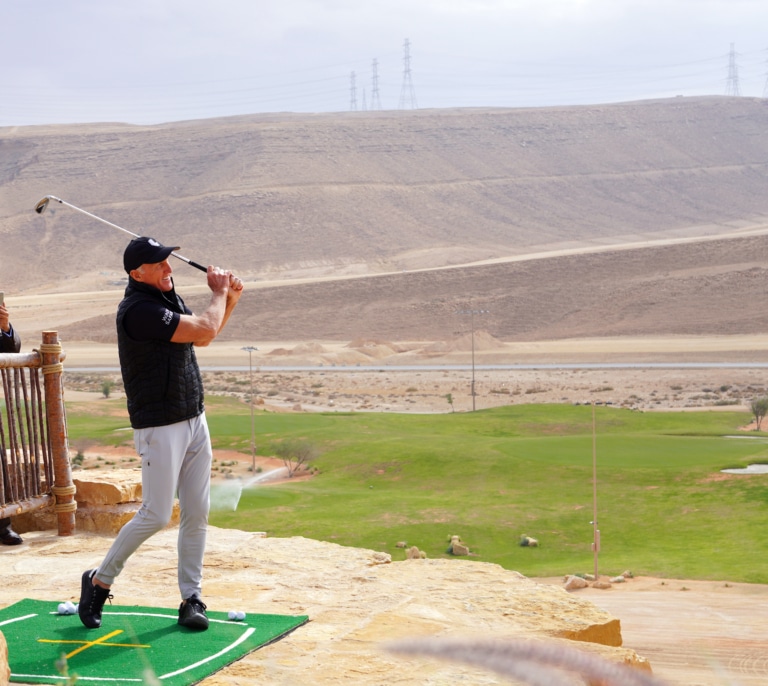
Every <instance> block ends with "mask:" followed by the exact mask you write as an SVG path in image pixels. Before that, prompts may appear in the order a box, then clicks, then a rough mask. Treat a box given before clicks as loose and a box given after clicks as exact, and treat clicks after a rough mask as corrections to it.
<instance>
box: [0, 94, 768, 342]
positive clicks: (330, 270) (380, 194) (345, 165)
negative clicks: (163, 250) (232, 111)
mask: <svg viewBox="0 0 768 686" xmlns="http://www.w3.org/2000/svg"><path fill="white" fill-rule="evenodd" d="M767 124H768V109H766V107H765V101H763V100H760V99H751V98H720V97H711V98H675V99H672V100H664V101H647V102H635V103H625V104H614V105H595V106H581V107H570V108H543V109H484V110H473V109H455V110H425V111H407V112H402V111H393V112H356V113H340V114H334V115H331V114H323V115H288V114H286V115H253V116H248V117H233V118H226V119H215V120H203V121H190V122H179V123H173V124H166V125H160V126H146V127H139V126H127V125H121V124H102V125H80V126H51V127H7V128H0V234H1V235H2V245H3V249H2V257H1V258H0V260H1V263H0V267H1V268H2V274H3V279H2V284H0V288H2V289H3V290H5V291H6V294H7V295H9V296H23V295H24V294H32V293H38V294H40V293H54V292H55V293H60V294H61V293H66V292H78V291H95V292H99V293H101V294H102V296H103V295H104V294H105V293H107V292H112V291H113V292H114V298H106V300H105V299H104V298H103V297H102V299H101V301H100V303H101V304H95V303H94V304H93V305H92V306H87V307H83V308H82V312H80V313H78V315H77V316H76V317H72V315H71V313H70V314H69V315H68V316H67V317H66V318H65V319H63V320H62V321H58V322H57V321H51V322H50V323H47V326H48V327H51V328H52V327H59V328H60V329H61V330H62V331H64V332H65V334H66V336H67V338H68V339H70V340H74V339H81V338H88V339H91V340H111V337H113V333H112V331H113V318H112V313H113V311H114V302H116V301H117V299H119V297H120V293H121V290H122V288H121V285H120V284H121V280H122V279H123V278H124V274H123V273H122V270H121V268H120V265H121V254H122V250H123V247H124V245H125V242H126V240H127V239H128V237H127V236H126V235H125V234H121V233H120V232H119V231H116V230H114V229H112V228H110V227H107V226H104V225H103V224H100V223H98V222H95V221H93V220H91V219H88V218H87V217H84V216H83V215H81V214H79V213H77V212H75V211H72V210H70V209H69V208H66V207H63V206H60V205H57V204H55V203H51V206H50V209H49V211H48V212H47V213H46V214H44V215H42V216H39V215H37V214H35V213H34V212H33V211H32V208H33V207H34V205H35V203H36V202H37V200H39V199H40V198H41V197H42V196H44V195H46V194H49V193H50V194H54V195H57V196H59V197H61V198H63V199H65V200H67V201H69V202H71V203H73V204H75V205H77V206H79V207H81V208H83V209H86V210H88V211H90V212H93V213H95V214H97V215H99V216H101V217H103V218H105V219H107V220H109V221H112V222H114V223H116V224H118V225H120V226H122V227H125V228H127V229H129V230H132V231H135V232H137V233H148V234H150V235H154V236H156V237H158V238H159V239H160V240H162V241H163V242H165V243H169V244H171V243H173V244H178V245H181V246H182V250H181V251H180V252H182V254H184V255H186V256H188V257H190V258H192V259H195V260H197V261H199V262H203V263H207V262H209V261H210V262H215V263H217V264H221V265H224V266H230V267H232V268H233V269H235V270H237V271H238V272H239V273H240V274H242V275H243V276H244V277H245V278H246V279H248V280H249V281H250V283H249V291H248V294H247V296H244V298H243V301H242V303H241V307H240V310H239V316H238V317H237V318H236V319H233V321H232V322H231V324H230V326H229V327H228V330H227V334H226V335H227V336H229V337H230V338H233V339H243V340H246V339H249V338H254V337H256V336H258V338H259V339H260V340H306V339H318V340H324V339H331V340H344V339H350V340H351V339H353V338H356V337H372V338H381V339H387V340H442V339H446V338H449V337H451V336H455V335H457V334H459V333H460V332H462V331H463V332H466V331H467V330H468V328H469V326H468V324H467V322H466V321H465V320H466V317H464V318H462V317H460V316H457V314H456V312H457V311H458V310H461V309H483V310H488V314H484V315H482V328H483V329H486V330H488V331H489V333H490V334H492V335H493V336H495V337H497V338H499V339H503V340H539V339H544V338H563V337H571V336H579V335H592V336H622V335H643V334H650V333H654V334H655V333H659V334H671V333H689V334H713V333H717V334H723V333H754V332H760V331H763V330H764V329H765V323H766V322H765V318H764V317H763V315H762V308H760V307H757V306H755V304H756V303H758V302H759V301H760V299H761V297H762V292H763V283H765V278H764V277H765V269H764V267H765V264H766V260H765V257H766V249H767V246H766V238H764V234H765V233H766V232H768V197H766V194H765V182H766V162H767V161H768V138H767V137H766V135H765V131H766V130H768V127H767V126H766V125H767ZM142 227H144V228H142ZM715 239H717V240H715ZM630 247H631V248H632V249H629V248H630ZM610 248H624V249H621V250H613V251H607V249H610ZM532 255H533V256H536V257H538V258H539V259H534V260H531V259H527V260H526V259H524V258H526V257H531V256H532ZM175 264H177V265H178V266H177V268H176V274H177V283H178V284H180V285H181V286H189V285H191V284H200V283H201V278H202V275H201V274H200V273H199V272H197V271H196V270H193V269H190V268H189V267H187V266H185V265H183V264H182V263H181V262H178V263H175ZM446 267H453V268H450V269H446ZM360 276H373V277H375V278H350V277H360ZM291 279H292V280H294V281H301V280H304V281H305V282H303V283H302V282H295V283H292V285H290V286H286V285H284V284H286V283H288V281H289V280H291ZM316 279H321V280H320V281H314V280H316ZM186 292H189V291H185V293H186ZM195 298H198V300H195ZM199 298H203V299H204V295H200V296H196V295H195V289H193V290H192V291H191V297H188V301H189V302H190V303H192V304H195V303H196V302H201V301H200V300H199ZM202 301H203V302H204V300H202ZM17 312H18V310H17Z"/></svg>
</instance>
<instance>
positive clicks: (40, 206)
mask: <svg viewBox="0 0 768 686" xmlns="http://www.w3.org/2000/svg"><path fill="white" fill-rule="evenodd" d="M51 200H54V201H56V202H57V203H59V204H61V205H66V206H67V207H70V208H72V209H73V210H76V211H77V212H81V213H82V214H84V215H86V216H88V217H90V218H91V219H95V220H96V221H97V222H101V223H102V224H106V225H107V226H111V227H112V228H113V229H119V230H120V231H122V232H123V233H127V234H128V235H130V236H133V237H134V238H140V236H139V234H137V233H133V231H128V229H124V228H123V227H122V226H118V225H117V224H113V223H112V222H108V221H107V220H106V219H102V218H101V217H97V216H96V215H95V214H91V213H90V212H86V211H85V210H83V209H81V208H79V207H76V206H75V205H71V204H70V203H68V202H66V201H64V200H62V199H61V198H57V197H56V196H55V195H46V196H45V197H44V198H43V199H42V200H41V201H40V202H38V203H37V205H35V212H37V213H38V214H42V213H43V212H45V210H46V208H47V207H48V203H49V202H51ZM171 255H173V256H174V257H177V258H178V259H180V260H181V261H182V262H186V263H187V264H188V265H190V266H192V267H196V268H197V269H199V270H200V271H202V272H208V270H207V269H206V268H205V267H203V265H202V264H198V263H197V262H193V261H192V260H190V259H189V258H187V257H184V255H179V253H177V252H172V253H171Z"/></svg>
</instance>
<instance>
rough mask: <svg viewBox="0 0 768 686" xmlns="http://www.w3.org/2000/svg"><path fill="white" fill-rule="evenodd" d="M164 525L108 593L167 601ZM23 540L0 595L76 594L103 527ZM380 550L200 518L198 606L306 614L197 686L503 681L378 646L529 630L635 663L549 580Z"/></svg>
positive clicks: (612, 628) (173, 596)
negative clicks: (215, 524) (206, 526)
mask: <svg viewBox="0 0 768 686" xmlns="http://www.w3.org/2000/svg"><path fill="white" fill-rule="evenodd" d="M176 535H177V531H176V529H175V528H169V529H167V530H165V531H162V532H160V533H159V534H157V535H156V536H154V537H153V538H151V539H150V540H149V541H147V543H145V544H144V546H142V547H141V548H140V549H139V551H138V552H137V553H136V554H135V555H134V556H133V557H132V558H131V560H129V562H128V564H127V565H126V568H125V570H124V571H123V573H122V575H121V576H120V577H119V578H118V580H117V582H116V583H115V585H114V586H113V593H114V596H115V599H114V602H115V603H118V604H121V605H123V604H144V605H157V606H158V607H171V608H173V607H176V606H177V605H178V602H179V596H178V591H177V590H176V568H175V559H176ZM24 540H25V542H24V545H21V546H17V547H14V548H7V549H5V550H3V551H1V553H0V554H2V557H3V596H2V600H1V601H0V602H1V603H2V604H3V606H5V605H10V604H12V603H14V602H16V601H18V600H21V599H22V598H38V599H43V600H51V601H52V602H62V601H65V600H71V601H73V602H77V600H78V594H79V584H80V575H81V574H82V572H83V570H85V569H88V568H89V567H93V566H95V565H97V564H98V563H99V561H100V560H101V558H102V557H103V555H104V554H105V553H106V551H107V549H108V547H109V545H110V543H111V542H112V537H111V536H103V535H99V534H94V533H89V532H82V531H81V532H79V533H77V534H76V535H75V536H72V537H58V536H56V535H55V532H54V531H37V532H29V533H27V534H25V536H24ZM390 560H391V558H390V556H389V555H387V554H384V553H380V552H377V551H372V550H362V549H357V548H348V547H344V546H340V545H337V544H334V543H328V542H324V541H315V540H311V539H306V538H300V537H296V538H288V539H281V538H265V537H264V536H263V534H261V533H248V532H243V531H237V530H230V529H217V528H211V529H210V531H209V537H208V548H207V552H206V558H205V581H204V594H205V602H206V603H207V604H208V607H209V608H210V609H212V610H221V611H229V610H244V611H246V612H247V613H280V614H306V615H308V616H309V617H310V622H309V623H308V624H307V625H305V626H303V627H301V628H300V629H298V630H296V631H295V632H293V633H292V634H290V635H289V636H287V637H286V638H284V639H282V640H280V641H278V642H276V643H274V644H272V645H270V646H266V647H265V648H263V649H261V650H259V651H256V652H254V653H252V654H250V655H248V656H246V657H245V658H243V659H242V660H240V661H238V662H236V663H235V664H233V665H230V666H229V667H227V668H225V669H224V670H222V671H221V672H219V673H217V674H215V675H213V676H212V677H210V678H209V679H206V680H205V681H204V682H203V683H204V684H206V685H207V686H233V685H234V684H237V685H238V686H251V685H252V686H256V685H257V684H259V685H261V684H265V683H270V684H291V685H296V684H298V685H302V684H312V685H313V686H314V685H316V686H325V685H326V684H327V685H330V684H338V683H354V684H356V686H358V685H359V686H366V685H371V686H373V685H374V684H376V685H377V686H378V685H379V684H384V683H414V684H415V683H449V682H450V683H453V682H454V681H456V680H461V679H465V680H466V681H467V683H479V682H480V681H482V683H488V684H493V683H504V681H503V680H494V677H493V676H492V675H491V674H489V673H488V674H487V673H485V672H484V671H483V670H481V669H479V668H477V667H471V666H464V665H456V664H453V663H442V662H440V661H435V660H433V659H430V658H420V657H412V656H403V655H397V654H393V653H390V652H388V651H387V650H386V649H385V647H384V646H385V645H386V644H387V643H388V642H390V641H392V640H399V639H407V638H411V637H413V638H418V637H422V638H423V637H441V638H451V639H456V638H466V639H468V640H470V639H472V640H476V639H481V638H493V639H498V640H504V639H519V638H526V639H540V640H546V641H552V642H562V643H563V645H570V646H577V647H578V648H579V649H581V650H586V651H588V652H590V653H592V654H597V655H600V656H603V657H606V658H608V659H610V660H612V661H615V662H622V663H626V664H631V665H634V666H636V667H638V668H641V669H649V666H648V664H647V662H646V661H645V660H643V658H641V657H639V656H638V655H637V654H636V653H635V652H634V651H632V650H628V649H625V648H622V647H620V646H621V643H622V639H621V627H620V623H619V620H617V619H616V618H614V617H612V616H611V615H610V614H608V613H607V612H604V611H603V610H600V609H598V608H597V607H596V606H595V605H593V604H592V603H591V602H589V601H588V600H585V599H582V598H579V597H577V596H575V595H573V594H570V593H568V592H566V591H565V590H563V589H562V588H559V587H557V586H553V585H545V584H540V583H537V582H535V581H533V580H531V579H528V578H526V577H524V576H522V575H521V574H518V573H517V572H512V571H509V570H505V569H503V568H502V567H500V566H498V565H495V564H489V563H485V562H474V561H469V560H467V559H466V558H463V559H439V560H430V559H410V560H404V561H401V562H391V561H390ZM2 664H3V663H2V662H0V675H2V673H3V672H2V670H3V666H2ZM0 683H2V682H1V681H0Z"/></svg>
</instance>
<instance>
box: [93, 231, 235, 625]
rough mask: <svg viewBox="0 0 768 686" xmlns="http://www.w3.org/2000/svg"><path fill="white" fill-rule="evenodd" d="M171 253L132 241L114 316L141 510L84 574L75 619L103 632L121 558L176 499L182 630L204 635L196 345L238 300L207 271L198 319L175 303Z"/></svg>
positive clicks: (230, 286) (204, 494)
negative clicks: (207, 294) (205, 301)
mask: <svg viewBox="0 0 768 686" xmlns="http://www.w3.org/2000/svg"><path fill="white" fill-rule="evenodd" d="M175 250H178V248H171V247H166V246H164V245H161V244H160V243H158V242H157V241H156V240H155V239H153V238H147V237H146V236H140V237H137V238H134V239H133V240H132V241H131V242H130V243H129V244H128V247H127V248H126V249H125V253H124V255H123V265H124V267H125V271H126V272H127V273H128V275H129V279H128V286H127V288H126V289H125V296H124V298H123V300H122V301H121V302H120V305H119V306H118V309H117V344H118V351H119V355H120V370H121V373H122V376H123V385H124V387H125V395H126V398H127V403H128V414H129V416H130V419H131V426H132V427H133V429H134V442H135V445H136V452H137V453H138V454H139V456H140V457H141V483H142V505H141V508H140V509H139V510H138V512H137V513H136V514H135V515H134V517H133V519H131V520H130V521H129V522H128V523H127V524H126V525H125V526H124V527H123V528H122V529H121V530H120V533H119V534H118V535H117V538H115V540H114V542H113V543H112V546H111V548H110V549H109V552H108V553H107V555H106V557H105V558H104V560H103V561H102V563H101V564H100V565H99V566H98V567H97V568H96V569H89V570H87V571H86V572H84V573H83V576H82V584H81V593H80V605H79V608H78V614H79V615H80V620H81V621H82V623H83V624H84V625H85V626H87V627H89V628H97V627H99V626H101V615H102V609H103V607H104V603H105V602H106V601H107V600H108V599H111V598H112V595H111V594H110V587H111V585H112V583H113V582H114V580H115V578H116V577H117V576H118V575H119V574H120V572H121V571H122V569H123V566H124V565H125V563H126V561H127V560H128V558H129V557H130V556H131V555H132V554H133V553H134V552H135V551H136V549H137V548H138V547H139V546H140V545H141V544H142V543H144V541H146V540H147V539H148V538H149V537H150V536H152V535H153V534H155V533H157V532H158V531H160V530H161V529H162V528H163V527H165V526H166V525H167V524H168V522H169V521H170V519H171V515H172V512H173V504H174V499H175V496H176V493H178V497H179V507H180V512H181V515H180V523H179V538H178V583H179V590H180V592H181V599H182V602H181V605H180V606H179V620H178V622H179V624H181V625H182V626H185V627H188V628H190V629H197V630H204V629H207V628H208V618H207V616H206V614H205V610H206V606H205V604H204V603H203V602H202V600H201V599H200V597H201V585H202V575H203V574H202V573H203V554H204V552H205V539H206V530H207V526H208V509H209V495H210V476H211V460H212V450H211V439H210V434H209V432H208V424H207V422H206V418H205V408H204V405H203V383H202V378H201V375H200V370H199V368H198V365H197V359H196V357H195V352H194V346H196V345H208V344H209V343H210V342H211V341H212V340H213V339H214V338H215V337H216V336H217V335H218V334H219V332H220V331H221V330H222V328H223V327H224V325H225V324H226V323H227V320H228V319H229V316H230V315H231V314H232V310H233V309H234V308H235V305H237V302H238V300H239V299H240V295H241V294H242V292H243V284H242V281H241V280H240V279H238V278H237V277H235V276H234V275H233V274H232V273H231V272H229V271H224V270H220V269H217V268H215V267H210V266H209V267H208V269H207V275H208V287H209V288H210V289H211V301H210V303H209V305H208V307H207V309H206V310H205V311H204V312H203V313H202V314H200V315H195V314H193V313H192V311H191V310H190V309H189V308H188V307H187V306H186V305H185V304H184V301H183V300H182V299H181V297H180V296H178V295H177V294H176V291H175V289H174V284H173V279H172V277H171V275H172V273H173V269H172V268H171V265H170V263H169V261H168V257H169V255H171V253H173V251H175Z"/></svg>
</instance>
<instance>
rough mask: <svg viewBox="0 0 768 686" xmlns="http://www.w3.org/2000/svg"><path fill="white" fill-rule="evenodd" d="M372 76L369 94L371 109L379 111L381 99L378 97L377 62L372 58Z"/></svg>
mask: <svg viewBox="0 0 768 686" xmlns="http://www.w3.org/2000/svg"><path fill="white" fill-rule="evenodd" d="M372 70H373V75H372V76H371V83H372V88H373V92H372V93H371V109H372V110H380V109H381V98H380V97H379V60H377V59H376V58H374V60H373V65H372Z"/></svg>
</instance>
